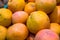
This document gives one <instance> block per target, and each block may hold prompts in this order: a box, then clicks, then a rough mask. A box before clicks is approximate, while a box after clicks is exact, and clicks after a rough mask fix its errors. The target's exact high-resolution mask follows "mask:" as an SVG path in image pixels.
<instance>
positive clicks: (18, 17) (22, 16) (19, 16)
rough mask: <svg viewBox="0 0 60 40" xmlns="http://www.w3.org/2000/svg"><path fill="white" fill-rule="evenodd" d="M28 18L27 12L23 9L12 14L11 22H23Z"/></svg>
mask: <svg viewBox="0 0 60 40" xmlns="http://www.w3.org/2000/svg"><path fill="white" fill-rule="evenodd" d="M27 18H28V13H26V12H24V11H17V12H15V13H14V14H13V15H12V23H13V24H15V23H25V22H26V20H27Z"/></svg>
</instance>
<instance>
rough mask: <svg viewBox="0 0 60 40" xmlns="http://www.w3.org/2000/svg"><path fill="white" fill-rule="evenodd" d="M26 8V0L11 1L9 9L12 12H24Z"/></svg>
mask: <svg viewBox="0 0 60 40" xmlns="http://www.w3.org/2000/svg"><path fill="white" fill-rule="evenodd" d="M24 7H25V0H18V1H17V0H9V1H8V9H10V10H11V11H12V12H16V11H22V10H23V9H24Z"/></svg>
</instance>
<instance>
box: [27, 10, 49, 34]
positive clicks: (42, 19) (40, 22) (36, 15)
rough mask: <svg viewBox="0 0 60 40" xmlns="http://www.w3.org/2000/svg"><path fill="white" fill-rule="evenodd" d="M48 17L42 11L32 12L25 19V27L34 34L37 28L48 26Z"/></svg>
mask: <svg viewBox="0 0 60 40" xmlns="http://www.w3.org/2000/svg"><path fill="white" fill-rule="evenodd" d="M49 25H50V20H49V17H48V16H47V15H46V13H45V12H43V11H35V12H32V13H31V15H30V16H29V18H28V19H27V27H28V29H29V31H30V32H31V33H34V34H36V33H37V32H38V31H39V30H41V29H45V28H49Z"/></svg>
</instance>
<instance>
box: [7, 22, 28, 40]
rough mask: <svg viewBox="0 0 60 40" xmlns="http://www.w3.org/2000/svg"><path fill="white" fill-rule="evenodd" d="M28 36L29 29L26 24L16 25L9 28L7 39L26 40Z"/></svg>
mask: <svg viewBox="0 0 60 40" xmlns="http://www.w3.org/2000/svg"><path fill="white" fill-rule="evenodd" d="M27 36H28V29H27V27H26V26H25V24H22V23H16V24H13V25H12V26H10V27H9V28H8V31H7V39H8V40H25V39H26V37H27Z"/></svg>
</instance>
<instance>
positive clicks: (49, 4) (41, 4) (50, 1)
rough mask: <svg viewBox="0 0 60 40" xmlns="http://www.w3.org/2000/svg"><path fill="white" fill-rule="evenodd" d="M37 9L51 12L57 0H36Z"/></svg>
mask: <svg viewBox="0 0 60 40" xmlns="http://www.w3.org/2000/svg"><path fill="white" fill-rule="evenodd" d="M35 3H36V6H37V10H42V11H44V12H46V13H47V14H49V13H50V12H52V11H53V9H54V8H55V7H56V0H35Z"/></svg>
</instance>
